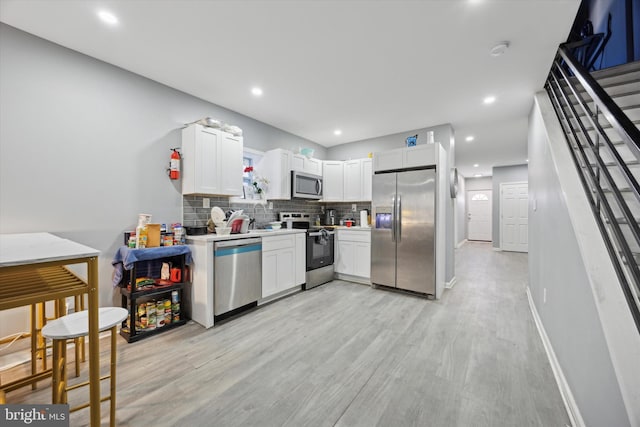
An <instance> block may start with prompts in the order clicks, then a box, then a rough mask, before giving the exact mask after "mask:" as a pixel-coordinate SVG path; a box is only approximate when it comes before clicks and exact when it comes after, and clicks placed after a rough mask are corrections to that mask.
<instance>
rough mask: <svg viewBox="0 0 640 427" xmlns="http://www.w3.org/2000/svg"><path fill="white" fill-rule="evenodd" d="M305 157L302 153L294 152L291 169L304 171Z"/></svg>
mask: <svg viewBox="0 0 640 427" xmlns="http://www.w3.org/2000/svg"><path fill="white" fill-rule="evenodd" d="M304 159H305V157H304V156H303V155H302V154H294V155H293V157H292V158H291V170H293V171H298V172H304Z"/></svg>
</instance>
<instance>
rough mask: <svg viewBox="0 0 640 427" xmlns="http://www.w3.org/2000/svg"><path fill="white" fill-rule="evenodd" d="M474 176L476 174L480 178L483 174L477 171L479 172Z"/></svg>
mask: <svg viewBox="0 0 640 427" xmlns="http://www.w3.org/2000/svg"><path fill="white" fill-rule="evenodd" d="M473 176H474V177H475V178H480V177H481V176H482V174H481V173H477V174H475V175H473Z"/></svg>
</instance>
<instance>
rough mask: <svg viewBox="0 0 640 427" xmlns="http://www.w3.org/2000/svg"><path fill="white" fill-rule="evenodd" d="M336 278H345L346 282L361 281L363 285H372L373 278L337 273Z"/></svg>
mask: <svg viewBox="0 0 640 427" xmlns="http://www.w3.org/2000/svg"><path fill="white" fill-rule="evenodd" d="M333 277H334V278H335V279H338V280H344V281H345V282H353V283H360V284H361V285H371V279H369V278H368V277H360V276H352V275H350V274H344V273H335V274H334V275H333Z"/></svg>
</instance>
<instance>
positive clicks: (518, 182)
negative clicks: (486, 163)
mask: <svg viewBox="0 0 640 427" xmlns="http://www.w3.org/2000/svg"><path fill="white" fill-rule="evenodd" d="M514 184H527V199H528V197H529V196H528V195H529V181H512V182H501V183H500V221H498V224H499V227H500V249H501V250H504V249H503V248H504V244H503V240H504V233H503V232H502V225H503V219H504V218H503V216H502V211H503V209H504V207H503V205H504V203H502V189H503V188H504V186H505V185H514ZM528 223H529V212H528V211H527V224H528ZM514 252H519V251H514ZM522 253H529V239H527V252H522Z"/></svg>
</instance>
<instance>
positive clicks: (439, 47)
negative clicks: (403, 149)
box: [0, 0, 579, 176]
mask: <svg viewBox="0 0 640 427" xmlns="http://www.w3.org/2000/svg"><path fill="white" fill-rule="evenodd" d="M578 6H579V1H578V0H475V1H472V0H471V1H470V0H431V1H418V0H413V1H404V0H394V1H391V0H388V1H383V0H380V1H374V0H370V1H356V0H336V1H328V0H324V1H322V0H315V1H312V0H298V1H293V0H291V1H272V0H263V1H247V0H244V1H238V0H236V1H214V0H180V1H178V0H155V1H152V0H128V1H125V0H121V1H109V0H104V1H94V0H85V1H81V0H0V20H1V21H2V22H5V23H7V24H9V25H12V26H14V27H17V28H20V29H22V30H24V31H27V32H29V33H32V34H35V35H37V36H40V37H42V38H45V39H48V40H51V41H53V42H55V43H58V44H60V45H63V46H66V47H69V48H71V49H74V50H77V51H79V52H82V53H84V54H87V55H90V56H92V57H95V58H98V59H101V60H103V61H106V62H109V63H111V64H114V65H117V66H119V67H122V68H124V69H127V70H130V71H132V72H135V73H137V74H140V75H143V76H146V77H148V78H151V79H153V80H156V81H158V82H161V83H164V84H166V85H168V86H171V87H174V88H176V89H179V90H182V91H184V92H187V93H189V94H192V95H195V96H197V97H199V98H202V99H205V100H208V101H210V102H212V103H215V104H218V105H221V106H224V107H226V108H229V109H231V110H234V111H237V112H239V113H242V114H244V115H247V116H250V117H253V118H255V119H257V120H260V121H262V122H265V123H268V124H270V125H273V126H275V127H277V128H280V129H283V130H286V131H288V132H291V133H293V134H295V135H299V136H301V137H304V138H307V139H309V140H311V141H314V142H317V143H319V144H321V145H324V146H326V147H331V146H333V145H337V144H342V143H346V142H351V141H357V140H362V139H367V138H372V137H377V136H382V135H388V134H392V133H398V132H403V131H407V130H411V129H418V128H424V127H429V126H436V125H439V124H444V123H451V124H452V125H453V128H454V130H455V132H456V164H457V166H458V169H459V170H460V172H461V173H462V174H463V175H465V176H473V174H475V173H483V174H485V175H490V174H491V167H492V166H500V165H509V164H521V163H524V162H525V161H526V158H527V154H526V152H527V148H526V138H527V115H528V113H529V110H530V108H531V105H532V99H533V94H534V93H535V92H536V91H539V90H541V89H542V87H543V82H544V80H545V77H546V74H547V72H548V70H549V68H550V64H551V61H552V59H553V56H554V53H555V51H556V48H557V46H558V44H560V43H562V42H563V41H564V40H565V39H566V37H567V35H568V33H569V29H570V28H571V24H572V22H573V18H574V16H575V13H576V11H577V8H578ZM100 9H104V10H108V11H110V12H112V13H113V14H115V15H116V16H117V17H118V18H119V20H120V22H119V24H118V25H117V26H115V27H108V26H106V25H104V24H103V23H102V22H100V21H99V20H98V18H97V16H96V13H97V11H98V10H100ZM502 40H508V41H509V42H510V43H511V46H510V48H509V49H508V51H507V52H506V54H504V55H503V56H500V57H491V56H490V55H489V50H490V49H491V47H492V46H493V45H495V44H496V43H497V42H499V41H502ZM254 85H257V86H260V87H261V88H263V90H264V95H263V96H262V97H261V98H255V97H254V96H253V95H251V93H250V89H251V88H252V87H253V86H254ZM489 94H493V95H495V96H496V97H497V101H496V102H495V103H494V104H493V105H491V106H484V105H483V104H482V99H483V98H484V97H485V96H487V95H489ZM336 128H340V129H341V130H342V131H343V133H342V135H341V136H335V135H334V134H333V131H334V129H336ZM470 134H472V135H474V136H475V140H474V141H473V142H472V143H467V142H465V140H464V137H465V136H467V135H470ZM474 163H478V164H479V165H480V166H479V167H477V168H474V167H473V164H474Z"/></svg>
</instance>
